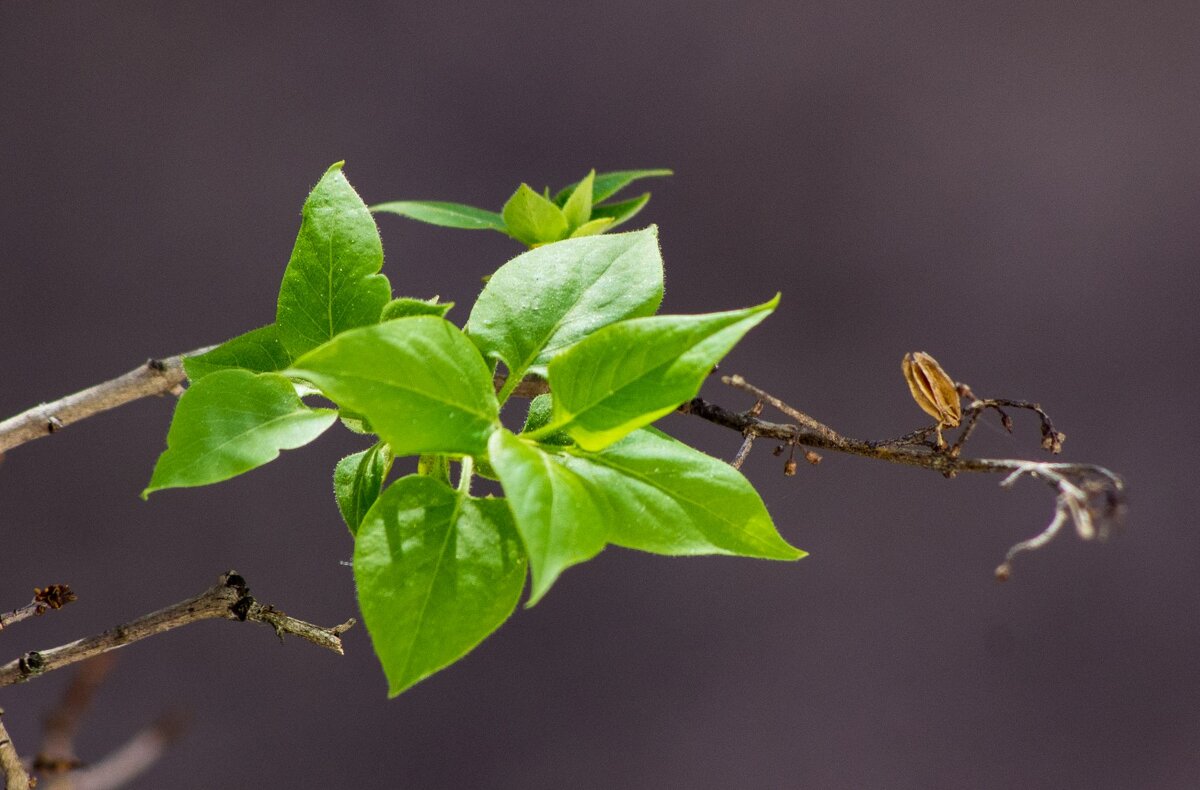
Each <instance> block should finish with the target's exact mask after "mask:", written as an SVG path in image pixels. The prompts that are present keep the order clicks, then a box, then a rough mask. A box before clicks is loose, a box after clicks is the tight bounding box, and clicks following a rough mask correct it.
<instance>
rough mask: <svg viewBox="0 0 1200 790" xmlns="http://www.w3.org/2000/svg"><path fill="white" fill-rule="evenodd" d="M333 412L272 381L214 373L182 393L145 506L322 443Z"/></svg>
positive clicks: (267, 376)
mask: <svg viewBox="0 0 1200 790" xmlns="http://www.w3.org/2000/svg"><path fill="white" fill-rule="evenodd" d="M336 419H337V412H335V411H334V410H333V409H310V408H309V407H308V406H305V405H304V403H303V402H302V401H301V400H300V398H299V397H297V396H296V390H295V387H294V386H293V385H292V383H291V382H290V381H288V380H287V379H286V378H284V377H283V376H280V375H277V374H274V373H251V372H249V371H246V370H220V371H217V372H215V373H211V374H209V375H207V376H205V377H204V378H202V379H200V380H199V381H197V382H195V383H194V384H192V386H191V387H189V388H188V389H187V391H186V392H184V393H183V397H181V398H180V399H179V404H178V405H177V406H176V407H175V416H174V418H173V419H172V420H171V428H170V430H169V431H168V432H167V449H166V451H165V452H163V454H162V455H161V456H159V458H158V463H157V464H156V465H155V467H154V474H153V476H152V477H151V479H150V484H149V485H148V486H147V487H146V490H145V491H143V492H142V498H143V499H145V498H146V497H147V496H148V495H149V494H150V493H151V492H154V491H157V490H159V489H162V488H180V487H188V486H202V485H207V484H209V483H216V482H219V481H221V480H228V479H229V478H231V477H235V476H237V475H240V474H242V473H243V472H248V471H250V470H251V469H254V468H255V467H259V466H262V465H263V464H265V463H267V462H269V461H273V460H275V459H276V458H277V457H279V451H280V450H291V449H294V448H296V447H301V446H303V445H305V444H308V443H309V442H311V441H312V440H313V439H315V438H317V437H318V436H320V435H321V434H322V433H323V432H324V431H325V430H326V429H327V428H329V426H330V425H332V424H333V422H334V420H336Z"/></svg>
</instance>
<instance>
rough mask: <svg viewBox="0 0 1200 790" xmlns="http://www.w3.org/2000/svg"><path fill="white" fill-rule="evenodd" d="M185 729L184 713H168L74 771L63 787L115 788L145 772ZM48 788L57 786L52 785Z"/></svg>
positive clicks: (85, 789) (81, 789)
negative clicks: (182, 714) (105, 754)
mask: <svg viewBox="0 0 1200 790" xmlns="http://www.w3.org/2000/svg"><path fill="white" fill-rule="evenodd" d="M184 729H186V722H185V720H184V718H183V717H181V716H179V715H175V714H170V713H168V714H166V715H164V716H162V717H161V718H159V719H158V720H157V721H155V722H154V723H153V724H151V725H150V726H149V727H146V728H145V729H143V730H141V731H140V732H138V733H136V734H135V735H134V736H133V737H132V738H130V739H129V740H128V741H126V742H125V743H124V744H123V745H121V746H119V747H118V748H116V749H114V750H113V751H112V752H111V753H109V754H108V756H106V757H105V758H104V759H102V760H98V761H97V762H96V763H94V764H93V765H89V766H88V767H86V768H81V769H79V770H78V771H74V772H72V773H71V774H70V775H69V777H68V781H69V782H70V784H69V785H64V787H63V788H62V790H116V788H119V787H124V786H126V785H127V784H129V783H130V782H132V781H133V780H134V779H136V778H137V777H138V776H140V775H141V774H143V773H145V772H146V770H148V769H149V768H150V767H151V766H153V765H154V764H155V763H156V762H158V761H159V759H161V758H162V756H163V754H164V753H165V752H166V750H167V748H168V747H169V746H170V745H171V744H172V743H174V742H175V741H177V740H178V739H179V737H180V735H182V733H183V731H184ZM47 790H55V788H54V787H53V786H49V787H47Z"/></svg>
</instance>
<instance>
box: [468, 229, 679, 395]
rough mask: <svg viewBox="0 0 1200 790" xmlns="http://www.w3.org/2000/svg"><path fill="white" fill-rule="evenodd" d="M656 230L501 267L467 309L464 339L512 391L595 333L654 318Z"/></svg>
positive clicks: (562, 245)
mask: <svg viewBox="0 0 1200 790" xmlns="http://www.w3.org/2000/svg"><path fill="white" fill-rule="evenodd" d="M662 292H663V269H662V256H661V255H660V254H659V251H658V236H657V229H656V228H654V227H653V226H652V227H650V228H647V229H646V230H642V231H638V232H636V233H621V234H614V235H611V236H593V237H589V238H583V239H570V240H568V241H563V242H559V243H558V244H551V245H548V246H545V247H539V248H538V249H536V250H531V251H529V252H527V253H525V254H523V255H520V256H518V257H516V258H514V259H512V260H511V261H509V262H508V263H506V264H504V265H503V266H501V267H500V268H499V269H498V270H497V271H496V273H495V274H494V275H493V276H492V278H491V279H490V280H489V281H488V284H487V286H485V287H484V289H483V293H481V294H480V295H479V299H478V301H476V302H475V306H474V307H473V308H472V309H471V317H470V318H469V319H468V320H467V327H466V331H467V334H469V335H470V336H471V339H472V340H473V341H475V344H476V345H478V346H479V349H480V351H482V352H483V354H484V355H485V356H487V357H489V358H493V359H500V360H502V361H503V362H504V364H505V366H507V367H508V370H509V377H508V380H509V382H510V383H512V385H513V386H515V385H516V383H517V382H519V381H520V380H521V377H522V376H524V375H525V374H526V373H527V372H532V373H537V374H539V375H544V373H545V370H546V363H548V362H549V361H550V360H551V359H553V358H554V356H555V355H556V354H558V353H559V352H561V351H562V350H563V349H565V348H567V347H569V346H571V345H572V344H573V343H576V342H578V341H579V340H580V339H582V338H584V337H587V336H588V335H590V334H592V333H593V332H595V331H596V330H597V329H599V328H600V327H602V326H604V325H606V324H611V323H612V322H614V321H620V320H622V319H625V318H631V317H634V316H645V315H653V314H654V312H655V311H656V310H657V309H658V305H659V303H660V302H661V301H662Z"/></svg>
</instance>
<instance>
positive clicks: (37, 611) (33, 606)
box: [0, 584, 76, 631]
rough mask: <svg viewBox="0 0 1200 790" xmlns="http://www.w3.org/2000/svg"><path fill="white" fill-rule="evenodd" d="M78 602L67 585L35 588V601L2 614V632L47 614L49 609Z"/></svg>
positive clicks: (0, 613)
mask: <svg viewBox="0 0 1200 790" xmlns="http://www.w3.org/2000/svg"><path fill="white" fill-rule="evenodd" d="M74 600H76V596H75V593H74V591H72V590H71V588H70V587H68V586H67V585H65V584H51V585H48V586H46V587H34V588H33V600H32V601H30V602H29V603H27V604H25V605H24V606H21V607H18V608H16V609H13V610H12V611H11V612H0V631H3V630H4V629H5V628H8V627H10V626H12V625H15V624H17V623H19V622H21V621H22V620H27V619H29V618H30V617H37V616H39V615H42V614H45V613H46V610H48V609H61V608H63V607H64V606H66V605H67V604H69V603H71V602H72V601H74Z"/></svg>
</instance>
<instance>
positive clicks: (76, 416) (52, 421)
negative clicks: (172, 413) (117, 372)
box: [0, 346, 211, 454]
mask: <svg viewBox="0 0 1200 790" xmlns="http://www.w3.org/2000/svg"><path fill="white" fill-rule="evenodd" d="M209 348H211V346H210V347H209ZM207 350H208V348H200V349H196V350H195V351H190V352H188V353H186V354H180V355H179V356H174V357H167V358H166V359H151V360H147V361H146V362H145V363H144V364H142V365H139V366H137V367H136V368H134V369H133V370H131V371H129V372H128V373H126V374H124V375H122V376H118V377H117V378H115V379H110V380H109V381H105V382H104V383H102V384H97V385H96V386H94V387H88V388H87V389H85V390H81V391H79V392H76V393H75V394H74V395H68V396H66V397H65V398H59V399H58V400H56V401H54V402H52V403H43V404H41V405H39V406H34V407H33V408H32V409H27V410H26V411H23V412H21V413H20V414H18V415H16V416H15V417H10V418H9V419H7V420H5V421H4V422H0V454H3V453H5V452H7V451H8V450H11V449H12V448H14V447H19V446H20V445H22V444H25V443H26V442H31V441H33V440H34V439H40V438H42V437H43V436H49V435H50V434H52V433H55V432H57V431H60V430H62V429H63V428H65V427H67V426H68V425H70V424H72V423H76V422H79V421H80V420H83V419H86V418H88V417H91V416H92V415H93V414H99V413H100V412H103V411H108V410H109V409H115V408H116V407H118V406H123V405H124V404H126V403H129V402H130V401H135V400H138V399H140V398H145V397H147V396H149V395H165V394H167V393H169V392H175V391H177V390H178V389H179V388H180V387H182V386H183V382H184V381H185V380H186V379H187V375H186V374H185V373H184V372H183V358H184V357H191V356H195V355H197V354H202V353H204V352H205V351H207Z"/></svg>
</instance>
